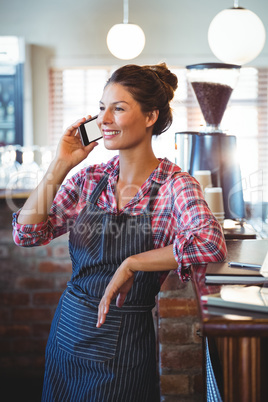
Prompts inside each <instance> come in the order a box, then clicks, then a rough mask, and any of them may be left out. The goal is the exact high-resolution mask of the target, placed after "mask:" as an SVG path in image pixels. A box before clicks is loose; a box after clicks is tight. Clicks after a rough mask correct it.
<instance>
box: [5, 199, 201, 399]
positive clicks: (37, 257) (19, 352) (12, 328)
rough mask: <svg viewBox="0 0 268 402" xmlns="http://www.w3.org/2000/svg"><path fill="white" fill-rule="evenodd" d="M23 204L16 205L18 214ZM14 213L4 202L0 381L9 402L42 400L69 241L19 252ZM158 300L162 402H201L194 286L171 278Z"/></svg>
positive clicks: (68, 267)
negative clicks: (22, 398)
mask: <svg viewBox="0 0 268 402" xmlns="http://www.w3.org/2000/svg"><path fill="white" fill-rule="evenodd" d="M20 205H22V201H18V200H17V201H16V203H15V206H16V208H17V207H19V206H20ZM11 219H12V211H11V210H10V207H8V206H7V205H6V202H5V201H4V200H0V266H1V270H0V381H1V384H0V386H1V389H3V387H4V388H7V389H8V392H9V395H10V399H9V400H10V401H13V400H14V401H15V400H17V398H18V397H20V396H21V395H22V394H23V395H27V399H28V402H30V401H33V402H37V401H38V400H40V394H41V389H42V379H43V372H44V354H45V345H46V341H47V337H48V334H49V329H50V324H51V320H52V317H53V314H54V311H55V308H56V306H57V303H58V300H59V298H60V295H61V293H62V291H63V289H65V287H66V282H67V281H68V280H69V278H70V274H71V263H70V259H69V254H68V237H67V236H62V237H60V238H59V239H55V240H54V241H53V242H52V243H50V244H49V245H48V246H45V247H33V248H21V247H17V246H15V244H14V243H13V239H12V232H11ZM161 290H162V291H161V293H160V295H159V299H158V337H159V366H160V367H159V373H160V380H161V392H162V401H165V402H173V401H180V402H183V401H197V400H202V397H201V395H202V377H201V366H202V363H201V341H200V338H199V337H198V336H197V334H196V331H197V328H198V321H197V310H196V303H195V299H194V294H193V290H192V286H191V283H187V284H181V283H180V282H179V280H178V278H177V276H176V274H174V273H171V274H170V275H169V277H168V278H167V280H166V281H165V283H164V284H163V286H162V289H161ZM12 398H13V399H12Z"/></svg>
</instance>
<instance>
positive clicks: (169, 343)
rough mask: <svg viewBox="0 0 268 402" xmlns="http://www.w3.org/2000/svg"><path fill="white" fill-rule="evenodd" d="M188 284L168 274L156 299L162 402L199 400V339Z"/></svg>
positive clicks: (200, 360) (192, 298) (194, 304)
mask: <svg viewBox="0 0 268 402" xmlns="http://www.w3.org/2000/svg"><path fill="white" fill-rule="evenodd" d="M198 330H199V323H198V317H197V303H196V300H195V295H194V291H193V287H192V283H191V282H187V283H181V282H180V281H179V279H178V276H177V274H176V273H175V272H170V274H169V276H168V277H167V279H166V280H165V282H164V283H163V285H162V288H161V292H160V294H159V297H158V338H159V374H160V387H161V395H162V397H161V401H162V402H175V401H180V402H184V401H185V402H186V401H202V385H203V384H202V381H203V379H202V340H201V338H200V337H199V335H198Z"/></svg>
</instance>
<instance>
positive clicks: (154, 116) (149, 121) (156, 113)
mask: <svg viewBox="0 0 268 402" xmlns="http://www.w3.org/2000/svg"><path fill="white" fill-rule="evenodd" d="M158 116H159V110H158V109H156V110H152V111H151V112H149V113H148V119H147V127H151V126H153V125H154V124H155V122H156V121H157V119H158Z"/></svg>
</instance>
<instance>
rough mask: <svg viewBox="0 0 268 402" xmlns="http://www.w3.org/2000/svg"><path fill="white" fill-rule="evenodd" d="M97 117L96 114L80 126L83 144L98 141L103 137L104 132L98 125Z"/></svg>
mask: <svg viewBox="0 0 268 402" xmlns="http://www.w3.org/2000/svg"><path fill="white" fill-rule="evenodd" d="M97 117H98V116H94V117H92V118H91V119H89V120H87V121H86V122H85V123H82V124H81V126H79V127H78V131H79V135H80V138H81V141H82V144H83V145H84V146H85V147H86V146H87V145H88V144H90V143H91V142H93V141H97V140H99V139H100V138H102V134H101V132H100V129H99V127H98V125H97Z"/></svg>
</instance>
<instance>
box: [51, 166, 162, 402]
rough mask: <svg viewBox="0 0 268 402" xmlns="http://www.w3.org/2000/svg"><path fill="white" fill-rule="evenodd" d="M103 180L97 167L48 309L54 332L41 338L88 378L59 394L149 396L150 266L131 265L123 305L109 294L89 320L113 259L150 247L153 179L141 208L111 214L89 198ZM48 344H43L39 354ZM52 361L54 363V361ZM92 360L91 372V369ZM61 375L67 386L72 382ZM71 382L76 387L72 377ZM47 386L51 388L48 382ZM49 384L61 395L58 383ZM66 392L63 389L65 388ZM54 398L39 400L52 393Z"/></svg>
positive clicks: (154, 284)
mask: <svg viewBox="0 0 268 402" xmlns="http://www.w3.org/2000/svg"><path fill="white" fill-rule="evenodd" d="M107 181H108V175H106V174H105V175H104V176H103V177H102V179H101V180H100V182H99V183H98V185H97V186H96V188H95V190H94V191H93V192H92V194H91V196H90V198H89V201H88V203H87V205H86V206H85V207H84V209H83V210H82V211H81V213H80V214H79V216H78V218H77V219H76V221H75V222H74V224H73V225H72V228H71V230H70V237H69V249H70V256H71V260H72V265H73V273H72V277H71V280H70V281H69V282H68V284H67V289H66V291H65V293H64V294H63V296H62V298H61V301H60V303H59V306H58V309H57V312H56V314H55V318H54V324H52V331H51V332H52V333H54V336H53V335H52V334H51V335H50V339H51V340H50V341H49V343H50V344H51V345H52V344H53V345H54V351H53V354H54V358H55V359H56V358H57V357H55V353H56V355H57V354H58V356H59V360H61V361H62V362H63V360H64V359H65V360H66V359H68V360H69V361H71V362H72V364H74V363H75V365H76V366H77V365H78V366H79V365H80V368H81V371H80V372H81V375H82V373H84V371H85V372H86V371H87V374H86V378H89V379H91V378H94V381H93V380H92V383H91V385H90V380H88V386H87V387H86V389H87V390H86V391H85V392H84V394H83V396H82V397H81V399H76V398H77V394H76V396H75V397H74V399H72V398H70V399H68V398H67V399H66V394H64V395H65V399H64V400H70V401H75V402H77V401H79V400H81V401H92V402H93V401H94V402H95V401H99V402H103V401H107V402H110V401H115V402H119V401H122V402H123V401H124V402H125V401H126V400H128V401H132V400H133V402H148V401H153V402H155V399H151V398H154V397H153V396H152V395H153V389H152V387H155V384H154V380H155V374H156V373H155V372H150V371H153V370H154V369H155V344H154V327H153V324H152V317H151V310H152V308H153V307H154V305H155V296H156V295H157V293H158V292H159V289H160V285H159V276H158V273H156V272H137V273H136V274H135V279H134V283H133V286H132V288H131V290H130V292H129V293H128V295H127V298H126V300H125V303H124V305H123V307H121V308H118V307H116V304H115V301H113V302H112V303H111V306H110V309H109V313H108V314H107V317H106V321H105V323H104V324H103V325H102V327H101V328H96V323H97V314H98V305H99V302H100V299H101V298H102V296H103V294H104V291H105V289H106V286H107V285H108V284H109V282H110V280H111V278H112V276H113V275H114V273H115V271H116V270H117V268H118V267H119V266H120V264H121V263H122V262H123V261H124V260H125V259H126V258H127V257H129V256H130V255H133V254H138V253H141V252H144V251H147V250H151V249H153V241H152V228H151V218H150V215H151V206H152V202H153V200H154V197H155V196H156V194H157V192H158V189H159V187H160V185H159V184H157V183H155V182H153V185H152V188H151V193H150V201H149V203H148V205H147V207H146V210H145V212H144V213H142V214H140V215H136V216H131V215H128V214H122V215H112V214H109V213H107V212H105V211H103V210H102V209H100V208H99V207H97V205H96V203H97V200H98V198H99V196H100V194H101V192H102V191H103V190H104V189H105V188H106V187H107ZM55 347H56V348H57V352H56V351H55ZM51 348H52V346H51ZM153 348H154V350H153ZM47 350H49V347H48V348H47ZM51 352H52V349H51ZM51 352H50V353H49V352H48V351H47V357H46V358H47V360H49V356H50V355H51ZM86 362H87V363H86ZM64 364H65V363H64ZM53 365H54V366H56V363H55V362H54V363H53ZM60 365H61V366H62V365H63V363H61V364H59V366H60ZM85 367H86V368H85ZM93 367H94V370H95V372H94V373H95V374H94V375H93V371H92V369H93ZM97 368H98V370H99V373H98V374H97V375H96V370H97ZM108 368H109V369H108ZM50 370H52V366H51V367H50ZM55 370H56V368H55V367H54V369H53V371H54V373H53V374H51V375H54V376H55V375H56V376H58V377H60V376H61V374H60V372H59V371H60V369H59V367H57V373H55ZM69 370H72V367H70V368H69ZM107 370H108V372H107ZM46 372H48V369H47V370H46ZM51 375H50V376H51ZM48 376H49V375H48V374H47V377H48ZM135 378H136V380H135ZM97 379H98V381H99V382H100V383H101V384H102V386H101V387H100V388H98V386H97V385H96V381H97ZM122 379H124V381H122ZM46 381H47V384H48V380H46ZM64 381H65V385H64V386H65V387H67V388H68V387H69V388H71V387H72V388H73V387H74V386H75V385H74V384H73V385H72V386H71V385H70V384H69V385H68V383H67V381H66V380H64ZM77 381H78V380H77ZM135 381H136V382H137V384H136V385H137V387H136V388H137V389H135V390H133V391H132V393H133V395H131V394H129V390H130V389H131V384H135ZM62 382H63V379H61V380H59V379H58V383H62ZM69 383H71V381H70V379H69ZM111 384H113V391H111ZM76 387H79V381H78V382H77V383H76ZM96 389H98V391H96ZM53 392H54V394H53V395H55V387H54V391H53ZM57 392H60V395H61V397H62V395H63V394H61V392H62V391H57ZM68 392H69V394H70V393H71V391H70V390H69V391H68ZM44 394H45V393H44ZM112 394H114V396H113V397H112ZM57 395H59V394H57ZM86 395H87V396H86ZM89 395H90V396H89ZM93 395H94V396H93ZM150 395H151V396H150ZM58 398H59V399H57V398H56V399H46V398H44V399H43V400H48V401H49V400H55V401H56V400H59V401H60V397H58ZM131 398H133V399H131Z"/></svg>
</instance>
